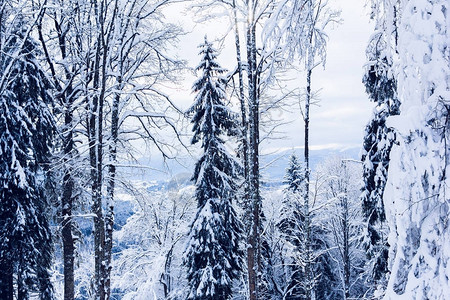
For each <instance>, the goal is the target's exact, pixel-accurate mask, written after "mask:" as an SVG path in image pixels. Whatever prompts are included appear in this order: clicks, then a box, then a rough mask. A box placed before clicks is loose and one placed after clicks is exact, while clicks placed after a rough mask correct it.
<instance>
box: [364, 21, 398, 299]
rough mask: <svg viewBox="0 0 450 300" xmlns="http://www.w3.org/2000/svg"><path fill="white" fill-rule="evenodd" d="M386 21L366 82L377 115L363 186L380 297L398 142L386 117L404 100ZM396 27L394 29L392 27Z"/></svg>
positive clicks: (371, 264)
mask: <svg viewBox="0 0 450 300" xmlns="http://www.w3.org/2000/svg"><path fill="white" fill-rule="evenodd" d="M383 27H386V26H385V24H384V22H382V23H381V24H377V26H376V29H377V30H378V32H377V33H376V34H374V35H373V37H372V39H371V41H370V42H369V45H368V47H367V51H366V56H367V59H368V64H367V66H366V73H365V75H364V77H363V83H364V85H365V87H366V92H367V94H368V95H369V98H370V100H371V101H373V102H375V103H376V107H375V108H374V110H373V116H372V119H371V120H370V122H369V124H367V126H366V129H365V131H366V132H365V136H364V143H363V153H362V157H361V160H362V162H363V182H364V185H363V188H362V190H361V191H362V194H361V201H362V206H363V213H364V219H365V222H366V232H365V236H364V244H365V247H366V254H367V258H368V260H367V263H368V266H367V268H366V272H368V279H369V280H370V281H371V285H372V290H377V292H376V293H377V294H378V296H381V295H382V294H383V291H384V289H385V287H386V274H387V272H388V269H387V258H388V249H389V245H388V243H387V234H388V227H387V224H386V215H385V211H384V204H383V193H384V188H385V185H386V181H387V174H388V169H389V154H390V152H391V148H392V145H393V143H394V142H395V133H394V131H393V129H392V128H389V127H388V126H386V119H387V118H388V117H389V116H392V115H398V114H399V112H400V111H399V106H400V102H399V101H398V99H397V90H396V88H397V83H396V80H395V78H394V75H393V72H392V53H393V51H394V50H393V49H392V48H393V46H392V45H390V44H391V43H392V42H393V41H391V43H390V42H389V39H387V37H386V34H385V32H384V31H383V30H382V29H383ZM391 30H392V29H391Z"/></svg>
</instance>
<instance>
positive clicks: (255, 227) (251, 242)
mask: <svg viewBox="0 0 450 300" xmlns="http://www.w3.org/2000/svg"><path fill="white" fill-rule="evenodd" d="M250 9H251V11H250V15H249V18H250V19H249V21H248V24H247V26H248V29H247V61H248V77H249V113H250V115H249V191H250V199H249V200H250V201H251V208H252V212H251V217H252V222H251V229H250V234H249V238H248V249H247V253H248V257H247V264H248V283H249V297H250V300H257V299H259V297H260V295H259V280H258V279H259V275H260V236H259V235H260V232H259V229H260V201H261V199H260V194H259V151H258V147H259V99H258V93H257V76H258V74H257V67H256V66H257V63H256V34H255V30H256V29H255V26H254V25H255V24H254V20H253V17H254V16H253V14H254V8H253V7H250Z"/></svg>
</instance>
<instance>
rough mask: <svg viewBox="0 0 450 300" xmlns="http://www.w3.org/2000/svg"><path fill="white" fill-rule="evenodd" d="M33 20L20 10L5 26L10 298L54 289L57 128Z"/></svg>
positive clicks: (0, 294)
mask: <svg viewBox="0 0 450 300" xmlns="http://www.w3.org/2000/svg"><path fill="white" fill-rule="evenodd" d="M2 21H4V20H2ZM30 21H31V20H28V19H27V18H26V17H24V16H22V15H20V14H19V15H17V16H16V18H15V19H14V21H13V23H12V24H10V28H9V29H12V30H11V31H9V33H10V35H9V36H5V35H3V34H5V33H7V32H6V31H4V32H2V41H3V42H4V44H2V53H1V59H0V68H1V70H2V77H1V92H0V154H1V157H2V159H1V163H0V240H1V243H0V263H1V265H2V268H1V271H0V298H2V299H6V300H12V299H20V300H22V299H28V298H29V297H30V296H31V294H32V293H38V295H39V297H40V299H51V298H52V295H53V291H52V285H51V283H50V271H49V269H50V267H51V264H52V241H51V234H50V229H49V222H48V218H47V206H48V203H47V201H46V198H45V196H44V191H43V188H42V186H41V183H42V182H41V181H42V180H41V178H42V172H43V165H44V164H45V163H48V158H49V155H50V153H49V149H50V146H51V142H52V133H53V128H54V125H53V117H52V113H51V109H50V106H51V104H52V98H51V97H50V94H49V90H50V89H51V86H50V84H49V81H48V80H47V78H46V76H45V74H44V72H43V71H42V69H41V67H40V66H39V64H38V62H37V60H36V56H37V55H38V52H37V45H36V42H35V41H34V40H33V39H32V38H31V36H30V32H31V28H32V26H33V25H34V24H33V23H32V22H30Z"/></svg>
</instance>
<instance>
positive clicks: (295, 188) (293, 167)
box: [278, 154, 305, 299]
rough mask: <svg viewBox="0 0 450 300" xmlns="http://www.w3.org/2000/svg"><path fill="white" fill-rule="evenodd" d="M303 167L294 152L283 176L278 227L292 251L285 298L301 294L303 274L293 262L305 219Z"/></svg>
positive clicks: (287, 258)
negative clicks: (284, 185)
mask: <svg viewBox="0 0 450 300" xmlns="http://www.w3.org/2000/svg"><path fill="white" fill-rule="evenodd" d="M303 175H304V174H303V168H302V166H301V164H300V161H299V159H298V158H297V156H296V155H295V154H292V155H291V156H290V158H289V165H288V167H287V169H286V174H285V176H284V183H285V184H286V188H285V194H284V198H283V206H282V209H281V210H282V211H281V220H280V221H279V223H278V227H279V229H280V231H281V232H282V234H283V236H284V239H286V240H287V241H289V244H291V245H292V248H293V249H292V252H291V253H288V254H287V256H288V257H286V258H285V264H287V265H288V266H289V267H288V270H286V272H289V274H286V275H287V276H286V278H288V280H287V282H286V289H287V292H286V296H285V297H286V299H296V297H298V296H299V295H300V294H301V280H303V278H302V277H303V276H304V274H303V273H302V268H301V267H300V266H298V265H297V264H296V263H295V259H296V252H298V250H299V247H301V246H302V241H303V238H302V232H303V230H302V224H303V222H304V220H305V218H304V215H303V209H302V201H301V195H302V192H301V188H302V186H303V180H304V176H303Z"/></svg>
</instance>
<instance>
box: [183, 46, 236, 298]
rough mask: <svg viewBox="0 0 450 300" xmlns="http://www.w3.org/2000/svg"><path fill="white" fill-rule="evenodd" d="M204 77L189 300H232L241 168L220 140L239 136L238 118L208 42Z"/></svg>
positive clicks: (197, 121)
mask: <svg viewBox="0 0 450 300" xmlns="http://www.w3.org/2000/svg"><path fill="white" fill-rule="evenodd" d="M200 48H201V51H200V55H202V61H201V62H200V64H199V66H198V67H197V69H196V70H198V71H202V75H201V77H200V78H199V79H198V80H197V81H196V82H195V83H194V86H193V90H194V92H196V93H197V95H196V98H195V102H194V104H193V105H192V106H191V108H190V109H189V110H188V113H189V114H191V115H193V117H192V123H193V132H194V136H193V138H192V144H196V143H197V142H199V141H201V142H202V149H203V154H202V156H201V157H200V159H199V160H198V162H197V163H196V165H195V171H194V175H193V180H194V181H195V186H196V192H195V197H196V199H197V205H198V212H197V215H196V216H195V219H194V221H193V223H192V226H191V229H190V233H189V242H188V246H187V249H186V258H185V260H184V264H185V266H186V267H187V279H188V282H189V284H188V285H189V290H188V296H187V298H188V299H211V300H212V299H230V298H231V296H232V283H233V280H234V279H235V278H237V276H238V275H239V272H240V270H241V264H242V260H241V259H242V258H241V257H242V253H241V250H240V249H239V241H240V239H241V229H240V228H241V224H240V222H239V220H238V218H237V216H236V212H235V211H234V209H233V206H232V200H233V199H234V197H235V196H234V193H235V191H236V184H235V178H236V177H237V176H239V173H240V171H241V167H240V165H239V164H238V163H237V162H236V160H235V159H234V158H233V157H232V156H231V155H230V154H229V153H228V152H227V151H226V149H225V146H224V141H223V139H222V135H225V134H226V135H229V136H233V135H236V134H237V123H236V118H235V114H234V113H233V112H231V111H230V110H229V109H228V108H227V107H226V105H225V103H224V100H225V86H224V83H223V81H222V80H221V79H220V78H218V75H220V74H221V73H223V72H224V69H222V68H221V67H220V66H219V64H218V63H217V62H216V57H217V54H216V51H215V50H214V49H213V47H212V44H210V43H209V42H208V41H207V39H206V38H205V42H204V43H203V44H201V45H200Z"/></svg>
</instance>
